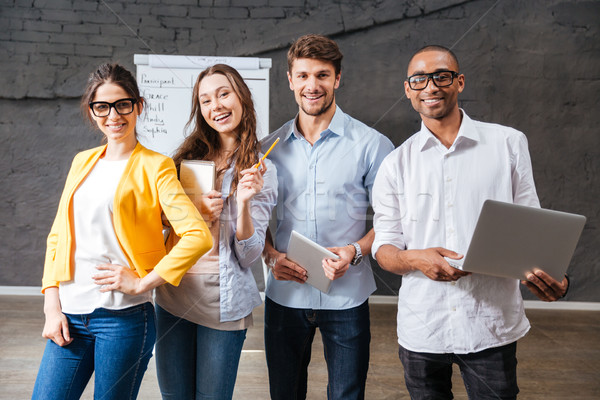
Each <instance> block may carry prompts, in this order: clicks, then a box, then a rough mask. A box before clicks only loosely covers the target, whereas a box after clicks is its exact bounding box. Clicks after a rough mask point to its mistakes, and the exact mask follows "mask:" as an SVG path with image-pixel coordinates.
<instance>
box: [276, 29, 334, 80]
mask: <svg viewBox="0 0 600 400" xmlns="http://www.w3.org/2000/svg"><path fill="white" fill-rule="evenodd" d="M343 57H344V55H343V54H342V52H341V51H340V48H339V47H338V45H337V43H336V42H334V41H333V40H331V39H329V38H328V37H325V36H323V35H315V34H310V35H304V36H301V37H299V38H298V39H297V40H296V41H295V42H294V43H293V44H292V46H291V47H290V49H289V50H288V53H287V62H288V71H290V72H292V64H293V63H294V61H295V60H296V59H298V58H313V59H317V60H321V61H328V62H330V63H332V64H333V67H334V68H335V74H336V75H339V73H340V72H341V71H342V58H343Z"/></svg>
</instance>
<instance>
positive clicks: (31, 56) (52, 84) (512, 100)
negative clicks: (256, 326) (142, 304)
mask: <svg viewBox="0 0 600 400" xmlns="http://www.w3.org/2000/svg"><path fill="white" fill-rule="evenodd" d="M599 17H600V2H597V1H560V0H550V1H542V0H532V1H527V2H524V1H516V0H505V1H488V0H482V1H458V0H453V1H450V0H447V1H439V0H432V1H423V0H404V1H399V0H362V1H361V0H350V1H325V0H305V1H295V0H137V1H134V0H122V1H118V2H117V1H108V0H106V1H87V0H1V1H0V26H1V27H2V29H0V106H1V111H2V112H0V135H1V137H2V146H1V147H0V168H1V170H2V171H3V172H2V174H1V178H0V179H1V187H2V191H1V193H0V215H1V218H0V224H1V228H2V238H3V240H2V246H1V247H0V285H34V286H37V285H40V279H41V274H42V264H43V254H44V247H45V238H46V235H47V233H48V231H49V229H50V225H51V223H52V219H53V217H54V214H55V210H56V206H57V203H58V199H59V195H60V191H61V189H62V185H63V182H64V179H65V177H66V174H67V171H68V168H69V165H70V161H71V159H72V157H73V155H74V154H75V153H76V152H77V151H79V150H82V149H85V148H89V147H91V146H94V145H97V144H98V143H99V141H100V136H99V135H98V134H97V133H94V132H92V131H90V129H88V128H87V127H86V126H85V124H84V123H83V121H82V119H81V116H80V115H79V113H78V96H80V95H81V93H82V90H83V86H84V84H85V79H86V76H87V75H88V74H89V72H91V71H92V69H93V68H94V67H95V66H97V65H98V64H99V63H101V62H104V61H109V60H110V61H118V62H120V63H122V64H124V65H126V66H127V67H129V68H132V69H134V65H133V54H134V53H157V54H189V55H223V56H226V55H228V56H260V57H270V58H272V59H273V68H272V70H271V120H270V125H271V127H272V128H275V127H277V126H279V125H281V124H282V123H284V122H285V121H286V120H288V119H290V118H291V117H293V115H294V114H295V111H296V105H295V103H294V100H293V96H292V93H291V92H290V91H289V89H288V86H287V82H286V77H285V68H286V61H285V52H286V49H287V47H288V45H289V44H290V43H291V42H292V41H293V40H294V39H295V38H296V37H298V36H300V35H302V34H305V33H312V32H314V33H322V34H326V35H329V36H331V37H332V38H334V39H335V40H337V41H338V42H339V44H340V47H341V49H342V51H343V52H344V54H345V58H344V64H343V73H342V85H341V88H340V89H339V91H338V93H337V96H338V104H340V106H341V107H342V108H343V109H344V111H346V112H348V113H349V114H351V115H353V116H354V117H356V118H358V119H360V120H362V121H364V122H365V123H367V124H369V125H374V126H375V127H376V128H377V129H378V130H380V131H381V132H382V133H384V134H385V135H387V136H388V137H390V139H391V140H392V141H393V142H394V144H396V145H399V144H400V143H402V141H404V140H405V139H406V138H407V137H409V136H410V135H411V134H412V133H413V132H415V131H416V130H417V129H418V127H419V117H418V115H417V114H416V113H415V112H414V111H413V110H412V108H411V106H410V103H409V102H408V101H407V100H406V99H404V95H403V87H402V81H403V78H404V77H405V73H406V64H407V62H408V58H409V57H410V54H411V53H412V52H413V51H414V50H416V49H417V48H419V47H421V46H422V45H425V44H430V43H438V44H442V45H445V46H448V47H452V48H453V49H454V50H455V52H456V53H457V55H458V57H459V59H460V60H461V70H462V72H463V73H464V74H465V75H466V89H465V91H464V92H463V94H462V96H461V106H462V107H464V108H465V110H466V111H467V113H469V115H470V116H471V117H473V118H475V119H481V120H486V121H490V122H496V123H500V124H505V125H510V126H513V127H515V128H517V129H519V130H522V131H523V132H525V133H526V135H527V137H528V139H529V145H530V150H531V155H532V160H533V167H534V174H535V178H536V184H537V188H538V194H539V197H540V200H541V203H542V206H543V207H547V208H553V209H558V210H565V211H571V212H576V213H581V214H584V215H586V216H587V217H588V223H587V225H586V228H585V230H584V233H583V236H582V238H581V241H580V244H579V246H578V248H577V250H576V253H575V256H574V258H573V261H572V263H571V266H570V269H569V273H570V275H571V276H572V285H573V287H572V290H571V292H570V294H569V296H568V297H567V299H568V300H573V301H600V291H598V289H597V288H598V287H600V261H599V260H600V246H599V235H598V223H599V207H598V198H599V195H600V182H599V174H598V172H599V169H600V161H599V160H600V157H599V150H598V149H599V147H600V135H599V132H598V122H600V121H599V117H598V112H597V110H598V105H597V100H598V93H599V92H600V42H599V41H598V37H600V36H599V29H598V28H599V25H600V23H599V21H600V18H599ZM375 274H376V276H377V284H378V287H379V289H378V292H377V293H378V294H394V293H395V292H396V291H397V288H398V286H399V284H400V279H399V277H396V276H393V275H391V274H388V273H386V272H384V271H381V270H380V269H378V268H375ZM526 296H527V298H532V297H531V296H529V295H528V294H526Z"/></svg>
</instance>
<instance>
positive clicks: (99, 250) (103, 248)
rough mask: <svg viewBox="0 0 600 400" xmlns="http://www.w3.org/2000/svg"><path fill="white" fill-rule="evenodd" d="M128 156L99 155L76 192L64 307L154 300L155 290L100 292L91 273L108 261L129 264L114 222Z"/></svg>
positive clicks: (83, 310) (81, 309) (75, 310)
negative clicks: (69, 275) (72, 267)
mask: <svg viewBox="0 0 600 400" xmlns="http://www.w3.org/2000/svg"><path fill="white" fill-rule="evenodd" d="M127 161H128V160H119V161H106V160H104V159H99V160H98V163H97V164H96V165H95V166H94V168H93V169H92V170H91V171H90V173H89V175H88V176H87V177H86V178H85V180H84V181H83V182H82V183H81V185H80V186H79V188H78V189H77V190H76V192H75V194H74V196H73V215H74V217H73V221H74V229H75V235H74V239H75V255H74V259H75V262H74V265H75V271H74V275H73V279H72V280H70V281H66V282H61V283H60V285H59V295H60V302H61V306H62V311H63V312H65V313H68V314H89V313H91V312H93V311H94V310H95V309H97V308H106V309H111V310H120V309H124V308H127V307H131V306H135V305H138V304H141V303H145V302H148V301H152V293H151V292H147V293H144V294H142V295H139V296H131V295H127V294H124V293H121V292H119V291H110V292H105V293H102V292H100V288H101V286H99V285H97V284H96V283H94V280H93V279H92V276H93V275H95V274H97V273H100V272H101V271H99V270H97V269H96V266H98V265H100V264H105V263H112V264H119V265H123V266H129V265H128V263H127V257H125V254H124V253H123V250H122V249H121V246H120V244H119V240H118V239H117V236H116V234H115V229H114V226H113V202H114V197H115V191H116V188H117V185H118V184H119V181H120V179H121V176H122V175H123V171H124V170H125V166H126V165H127Z"/></svg>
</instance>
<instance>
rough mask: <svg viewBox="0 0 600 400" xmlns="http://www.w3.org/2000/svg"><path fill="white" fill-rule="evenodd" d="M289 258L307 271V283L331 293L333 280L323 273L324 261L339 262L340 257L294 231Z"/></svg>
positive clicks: (289, 248)
mask: <svg viewBox="0 0 600 400" xmlns="http://www.w3.org/2000/svg"><path fill="white" fill-rule="evenodd" d="M287 258H288V260H290V261H293V262H295V263H296V264H298V265H299V266H301V267H302V268H304V269H305V270H306V274H307V279H306V283H308V284H309V285H312V286H314V287H316V288H317V289H319V290H320V291H321V292H323V293H327V292H329V287H330V286H331V280H330V279H329V278H327V276H326V275H325V271H323V259H325V258H332V259H334V260H339V259H340V257H339V256H338V255H336V254H334V253H332V252H331V251H329V250H327V249H326V248H325V247H323V246H321V245H320V244H317V243H315V242H313V241H312V240H310V239H309V238H307V237H305V236H303V235H301V234H299V233H298V232H296V231H292V235H291V236H290V242H289V244H288V250H287Z"/></svg>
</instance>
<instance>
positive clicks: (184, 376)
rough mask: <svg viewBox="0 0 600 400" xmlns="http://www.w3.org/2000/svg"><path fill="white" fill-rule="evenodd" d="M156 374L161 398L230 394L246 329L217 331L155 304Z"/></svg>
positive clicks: (190, 399)
mask: <svg viewBox="0 0 600 400" xmlns="http://www.w3.org/2000/svg"><path fill="white" fill-rule="evenodd" d="M156 323H157V332H158V341H157V342H156V373H157V375H158V385H159V387H160V393H161V395H162V398H163V400H168V399H173V400H193V399H196V400H200V399H219V400H226V399H231V398H232V397H233V389H234V386H235V379H236V377H237V371H238V365H239V362H240V354H241V353H242V346H243V345H244V340H245V339H246V329H242V330H237V331H219V330H216V329H211V328H208V327H206V326H202V325H198V324H195V323H193V322H190V321H188V320H186V319H183V318H179V317H176V316H174V315H173V314H171V313H169V312H168V311H166V310H165V309H164V308H162V307H161V306H159V305H158V304H157V305H156Z"/></svg>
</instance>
